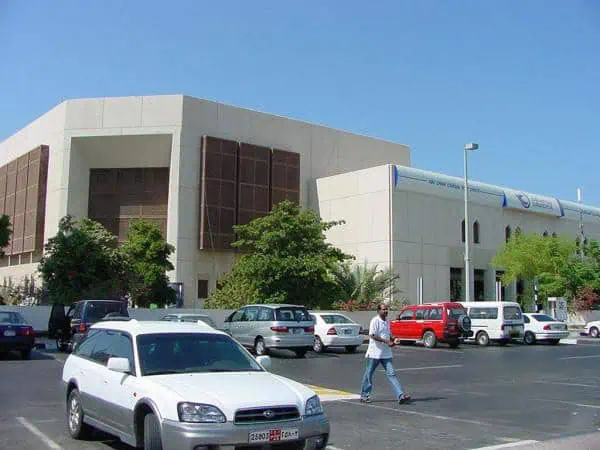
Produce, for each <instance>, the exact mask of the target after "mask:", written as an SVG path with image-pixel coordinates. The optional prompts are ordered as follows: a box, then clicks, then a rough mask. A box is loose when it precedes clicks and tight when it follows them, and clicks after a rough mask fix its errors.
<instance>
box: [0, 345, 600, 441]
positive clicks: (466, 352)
mask: <svg viewBox="0 0 600 450" xmlns="http://www.w3.org/2000/svg"><path fill="white" fill-rule="evenodd" d="M54 356H56V354H54V353H52V352H50V353H48V354H43V353H36V354H35V356H34V359H33V360H32V361H19V360H18V359H17V358H14V360H2V361H0V380H2V382H1V383H0V399H1V402H0V403H1V404H2V408H0V429H1V430H2V432H1V433H0V448H2V449H6V450H13V449H15V450H16V449H19V450H21V449H22V450H33V449H35V450H39V449H46V448H57V449H58V448H60V449H64V450H70V449H73V450H74V449H83V450H87V449H90V450H91V449H96V450H99V449H104V450H107V449H117V450H120V449H123V450H124V449H125V448H126V447H125V446H123V445H122V444H120V443H117V442H115V441H114V439H111V438H110V437H108V436H105V435H101V434H98V436H96V437H95V440H93V441H88V442H85V443H80V442H74V441H72V440H70V438H68V437H67V434H66V432H65V431H64V420H63V400H62V398H61V396H60V392H59V391H58V389H57V387H58V380H59V378H60V372H61V368H62V363H61V361H60V360H57V359H55V358H54ZM63 357H64V355H59V356H57V358H63ZM395 364H396V368H397V369H398V374H399V376H400V379H401V381H402V383H403V384H404V385H405V386H406V388H407V390H408V391H409V392H410V393H411V394H412V396H413V399H414V402H413V403H412V404H410V405H403V406H400V407H398V406H397V405H396V404H395V402H394V401H393V399H392V398H391V396H390V392H389V390H388V387H387V383H386V379H385V376H384V374H383V373H380V372H379V373H377V375H376V379H375V383H376V384H375V388H376V391H375V401H374V403H373V404H371V405H363V404H360V403H358V402H357V401H356V400H353V399H352V398H354V397H353V396H352V395H347V394H356V393H357V392H358V386H359V383H360V378H361V375H362V370H363V367H364V354H362V352H361V353H357V354H354V355H347V354H344V353H329V354H325V355H315V354H312V353H311V354H309V355H308V357H307V359H305V360H299V359H294V358H293V357H291V356H290V355H287V354H286V353H281V354H278V355H275V357H274V360H273V371H274V372H276V373H279V374H282V375H285V376H289V377H290V378H293V379H296V380H298V381H301V382H304V383H306V384H310V385H312V386H318V387H319V388H318V389H319V390H320V392H321V393H322V397H323V398H324V400H325V408H326V412H327V414H328V415H329V417H330V419H331V421H332V436H331V443H330V444H331V447H332V449H339V450H358V449H381V450H385V449H398V448H402V449H418V450H423V449H436V450H437V449H457V450H459V449H460V450H462V449H478V448H485V447H491V448H503V447H495V446H506V445H510V446H514V445H518V446H519V447H506V448H522V449H525V448H528V447H527V445H526V444H527V442H530V443H532V444H534V445H538V446H539V445H540V443H542V442H543V444H544V445H545V447H532V448H548V449H550V448H552V449H554V448H556V449H561V448H564V449H567V448H578V449H580V448H581V449H586V448H589V449H597V448H600V433H598V435H589V436H579V435H583V434H585V433H593V432H597V431H598V430H599V429H600V390H599V388H600V379H599V378H598V374H599V372H600V348H599V347H598V346H595V345H589V346H586V345H561V346H558V347H553V346H547V345H540V346H533V347H525V346H521V345H515V346H507V347H495V346H492V347H488V348H479V347H475V346H463V347H461V348H460V349H458V350H450V349H447V348H439V349H433V350H427V349H424V348H421V347H418V346H406V347H400V348H398V349H397V350H395ZM323 388H327V389H330V390H326V389H323ZM340 398H342V400H339V399H340ZM344 398H348V400H343V399H344ZM332 399H338V400H334V401H331V400H332ZM573 435H577V436H576V437H574V438H571V439H574V441H569V440H567V441H557V442H556V443H553V444H550V443H549V442H548V441H550V440H553V439H557V438H562V437H565V436H573ZM535 441H537V442H538V443H537V444H535ZM549 445H555V446H549Z"/></svg>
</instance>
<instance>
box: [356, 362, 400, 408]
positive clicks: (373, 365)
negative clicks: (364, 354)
mask: <svg viewBox="0 0 600 450" xmlns="http://www.w3.org/2000/svg"><path fill="white" fill-rule="evenodd" d="M379 364H381V365H382V366H383V368H384V369H385V374H386V375H387V377H388V381H389V382H390V387H391V388H392V391H394V395H395V396H396V399H399V398H400V397H402V395H403V394H404V391H403V390H402V385H401V384H400V381H399V380H398V377H397V376H396V370H395V369H394V366H393V365H392V359H391V358H389V359H371V358H367V367H366V369H365V374H364V376H363V380H362V385H361V387H360V397H361V398H366V397H368V396H369V395H371V391H372V390H373V374H374V373H375V369H377V366H379Z"/></svg>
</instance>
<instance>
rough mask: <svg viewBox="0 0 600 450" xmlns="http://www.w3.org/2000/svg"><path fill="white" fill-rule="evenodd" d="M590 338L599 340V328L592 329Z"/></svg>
mask: <svg viewBox="0 0 600 450" xmlns="http://www.w3.org/2000/svg"><path fill="white" fill-rule="evenodd" d="M590 336H591V337H594V338H597V337H598V336H600V331H599V330H598V328H596V327H592V328H590Z"/></svg>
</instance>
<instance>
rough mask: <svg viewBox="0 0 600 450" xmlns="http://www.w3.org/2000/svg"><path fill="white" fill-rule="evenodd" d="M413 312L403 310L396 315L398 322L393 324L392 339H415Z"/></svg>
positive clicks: (411, 310)
mask: <svg viewBox="0 0 600 450" xmlns="http://www.w3.org/2000/svg"><path fill="white" fill-rule="evenodd" d="M414 313H415V312H414V310H413V309H405V310H404V311H402V312H401V313H400V314H399V315H398V320H397V321H396V323H395V324H394V325H395V326H394V337H398V338H400V339H415V338H414V331H413V328H414V320H413V319H414Z"/></svg>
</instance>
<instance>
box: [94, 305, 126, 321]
mask: <svg viewBox="0 0 600 450" xmlns="http://www.w3.org/2000/svg"><path fill="white" fill-rule="evenodd" d="M123 306H124V305H123V303H121V302H89V303H88V304H87V306H86V308H85V321H86V322H92V323H93V322H98V321H99V320H101V319H104V317H106V315H107V314H110V313H124V307H123Z"/></svg>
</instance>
